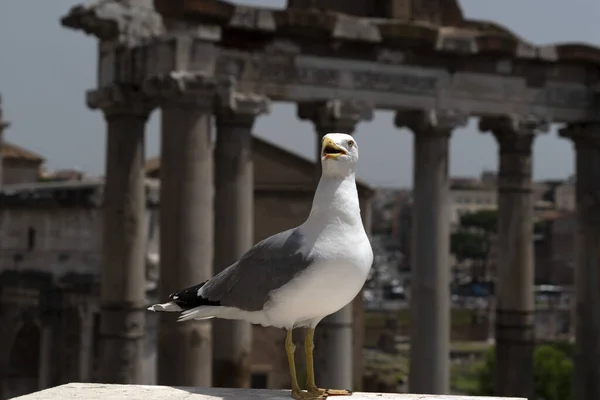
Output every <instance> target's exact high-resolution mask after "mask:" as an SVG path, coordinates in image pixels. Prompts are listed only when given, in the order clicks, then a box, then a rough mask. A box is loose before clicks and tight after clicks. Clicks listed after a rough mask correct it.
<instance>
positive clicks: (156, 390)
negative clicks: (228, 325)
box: [13, 383, 525, 400]
mask: <svg viewBox="0 0 600 400" xmlns="http://www.w3.org/2000/svg"><path fill="white" fill-rule="evenodd" d="M331 398H332V399H339V400H344V399H348V400H350V399H351V400H370V399H372V400H375V399H377V400H386V399H389V400H417V399H418V400H493V399H505V400H525V399H517V398H508V397H473V396H447V395H424V394H397V393H396V394H392V393H354V394H353V395H352V396H351V397H347V396H343V397H341V396H340V397H337V396H336V397H331ZM59 399H60V400H63V399H82V400H83V399H85V400H117V399H118V400H122V399H126V400H158V399H161V400H162V399H169V400H178V399H181V400H183V399H185V400H229V399H231V400H234V399H244V400H290V399H292V397H291V396H290V392H289V390H258V389H251V390H249V389H221V388H188V387H170V386H145V385H105V384H98V383H69V384H66V385H61V386H57V387H54V388H50V389H46V390H42V391H39V392H35V393H31V394H27V395H25V396H20V397H14V398H13V400H59Z"/></svg>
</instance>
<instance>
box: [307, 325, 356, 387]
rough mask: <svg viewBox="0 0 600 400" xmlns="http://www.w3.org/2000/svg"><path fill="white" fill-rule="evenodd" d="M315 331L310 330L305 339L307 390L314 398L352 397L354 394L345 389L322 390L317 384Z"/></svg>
mask: <svg viewBox="0 0 600 400" xmlns="http://www.w3.org/2000/svg"><path fill="white" fill-rule="evenodd" d="M314 338H315V330H314V328H308V330H307V332H306V337H305V338H304V352H305V354H306V390H307V391H308V393H310V394H311V395H313V396H321V397H323V396H324V397H328V396H350V395H351V394H352V392H351V391H350V390H344V389H320V388H318V387H317V384H316V383H315V367H314V359H313V351H314V349H315V343H314Z"/></svg>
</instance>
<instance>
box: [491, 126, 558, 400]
mask: <svg viewBox="0 0 600 400" xmlns="http://www.w3.org/2000/svg"><path fill="white" fill-rule="evenodd" d="M479 129H480V130H481V131H482V132H488V131H489V132H491V133H492V134H493V135H494V136H495V137H496V141H497V142H498V146H499V162H500V165H499V168H498V170H499V171H498V262H497V265H498V268H497V277H496V317H495V323H496V327H495V335H496V387H497V390H498V393H497V394H498V395H500V396H515V397H525V398H529V399H532V398H533V393H534V388H533V350H534V340H535V331H534V326H533V323H534V313H535V303H534V296H533V285H534V267H533V195H532V178H531V174H532V172H531V159H532V144H533V140H534V137H535V133H536V132H537V131H543V130H547V129H548V124H547V123H540V122H538V121H537V120H528V119H523V118H517V117H493V118H492V117H488V118H481V119H480V121H479Z"/></svg>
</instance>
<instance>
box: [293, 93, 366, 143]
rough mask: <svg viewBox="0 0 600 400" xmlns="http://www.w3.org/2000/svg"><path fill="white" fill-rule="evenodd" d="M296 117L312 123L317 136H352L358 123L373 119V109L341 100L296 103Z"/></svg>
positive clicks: (355, 102) (353, 101)
mask: <svg viewBox="0 0 600 400" xmlns="http://www.w3.org/2000/svg"><path fill="white" fill-rule="evenodd" d="M297 115H298V118H299V119H301V120H310V121H312V122H313V123H314V124H315V127H316V130H317V133H318V134H319V135H322V134H323V133H325V132H340V133H347V134H352V133H353V132H354V129H355V128H356V124H358V123H359V122H360V121H370V120H372V119H373V107H372V106H371V105H370V104H367V103H364V102H360V101H355V100H342V99H332V100H326V101H314V102H303V103H298V108H297Z"/></svg>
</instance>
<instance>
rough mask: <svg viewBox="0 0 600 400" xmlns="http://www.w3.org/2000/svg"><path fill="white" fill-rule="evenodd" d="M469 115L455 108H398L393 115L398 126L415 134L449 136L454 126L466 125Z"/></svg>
mask: <svg viewBox="0 0 600 400" xmlns="http://www.w3.org/2000/svg"><path fill="white" fill-rule="evenodd" d="M468 121H469V115H468V114H466V113H463V112H460V111H457V110H428V111H426V110H399V111H397V112H396V116H395V117H394V124H395V125H396V126H397V127H398V128H408V129H410V130H411V131H412V132H413V133H417V134H434V135H446V136H449V135H450V134H451V133H452V131H453V130H454V129H456V128H459V127H463V126H466V125H467V123H468Z"/></svg>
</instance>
